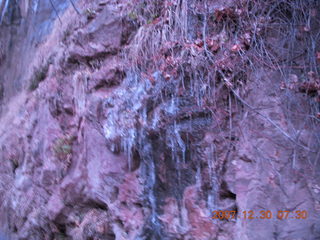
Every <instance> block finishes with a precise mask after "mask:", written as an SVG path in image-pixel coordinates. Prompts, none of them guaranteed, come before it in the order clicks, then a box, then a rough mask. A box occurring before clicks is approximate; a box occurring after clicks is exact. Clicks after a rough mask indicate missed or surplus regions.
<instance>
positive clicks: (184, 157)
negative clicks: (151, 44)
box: [0, 0, 320, 240]
mask: <svg viewBox="0 0 320 240" xmlns="http://www.w3.org/2000/svg"><path fill="white" fill-rule="evenodd" d="M52 2H53V3H54V4H55V5H54V6H55V7H56V11H57V12H56V11H55V10H54V9H52V6H51V5H49V4H50V2H48V3H42V2H40V1H39V2H37V1H29V3H30V4H31V5H32V4H33V5H32V6H29V7H28V6H27V7H26V5H23V6H20V7H19V6H15V8H16V10H15V11H18V12H20V15H21V16H19V17H17V19H18V20H19V21H21V22H20V23H18V22H17V23H15V22H14V23H15V24H17V25H16V26H11V25H12V24H13V23H10V24H11V25H10V24H9V23H8V22H6V21H8V18H4V19H3V21H4V23H6V24H7V25H8V24H9V25H10V26H3V25H2V26H1V28H0V32H1V33H8V35H6V36H5V37H3V36H2V34H1V36H0V72H1V76H0V77H1V78H0V104H1V109H2V112H0V116H1V118H0V149H1V151H0V166H1V168H0V232H1V233H2V235H3V237H4V238H5V239H34V240H40V239H110V240H112V239H116V240H122V239H132V240H133V239H134V240H140V239H141V240H142V239H145V240H149V239H150V240H151V239H185V240H192V239H197V240H213V239H219V240H227V239H235V240H238V239H239V240H256V239H265V240H269V239H288V240H289V239H290V240H293V239H296V240H298V239H306V240H309V239H310V240H312V239H319V238H320V222H319V214H320V212H319V211H320V195H319V194H320V184H319V170H320V167H319V163H318V158H319V134H318V133H319V123H318V120H317V121H315V120H314V117H312V116H311V114H310V96H308V95H302V94H301V93H298V92H291V91H290V90H288V89H287V90H284V91H283V90H281V80H280V79H281V75H280V74H279V72H277V71H271V70H270V69H267V68H259V69H255V71H252V72H251V73H250V75H249V76H248V79H246V82H244V83H241V84H245V85H246V90H245V91H243V94H242V95H241V97H240V95H239V94H240V90H239V89H240V88H239V89H235V88H234V89H233V88H232V87H237V85H236V84H238V83H234V82H232V77H228V79H229V80H230V82H229V80H228V79H226V78H225V79H224V80H222V79H223V77H224V76H223V75H224V74H226V75H228V74H229V72H228V71H226V70H224V71H221V72H220V73H219V74H218V73H217V76H214V77H216V79H217V82H215V83H214V84H215V85H210V84H209V83H206V82H204V80H203V82H200V83H199V82H197V81H196V79H197V78H196V76H197V77H199V79H202V78H201V76H200V75H199V76H198V75H192V74H196V73H194V72H193V70H194V69H197V68H200V67H202V65H201V64H199V66H193V65H192V63H190V62H188V61H191V60H190V59H193V58H196V57H197V55H196V53H195V52H196V51H200V50H199V48H201V47H202V48H205V47H208V48H211V49H214V50H212V52H213V53H214V54H216V55H214V58H215V60H217V65H218V64H221V65H224V64H228V63H224V62H223V61H222V57H223V56H224V54H225V53H224V52H223V51H224V48H226V49H227V48H228V47H234V46H233V45H232V44H231V43H228V42H227V40H226V39H225V37H226V36H225V35H224V33H223V31H222V33H221V34H220V35H219V36H218V37H217V39H214V40H212V41H211V42H210V41H208V43H205V42H203V41H202V42H201V40H199V39H198V36H197V32H195V31H193V29H192V28H190V29H189V30H190V32H188V34H186V35H187V36H188V38H189V39H188V41H187V42H186V43H185V45H187V47H188V48H190V45H191V43H190V42H191V41H195V44H194V46H192V48H191V49H192V50H186V51H185V52H183V54H182V56H181V59H182V60H183V61H185V62H184V63H183V64H181V66H183V67H184V68H182V69H184V70H185V71H186V73H185V74H186V75H184V76H185V77H184V78H183V77H181V78H183V80H181V79H180V78H179V74H178V72H179V71H180V70H179V69H178V70H176V69H174V67H175V65H177V63H175V62H174V60H175V59H172V58H169V57H168V56H167V54H169V53H166V50H162V51H164V52H165V54H164V55H165V56H166V59H165V61H167V62H170V64H169V67H168V66H167V67H162V69H161V67H160V68H159V69H155V68H153V67H150V68H149V69H146V70H145V71H142V70H141V69H138V67H137V66H139V67H141V66H143V65H142V64H141V65H134V67H132V65H130V61H136V62H139V61H140V60H139V59H135V58H134V56H132V55H130V54H129V55H128V54H127V52H130V53H132V52H135V51H137V52H138V51H139V50H140V49H139V47H140V46H138V45H137V44H136V42H135V41H136V40H137V38H138V37H141V36H139V34H141V29H143V28H145V30H146V31H150V32H152V31H153V30H154V29H153V30H152V28H153V26H156V24H157V23H158V22H159V21H160V20H159V19H157V16H149V17H150V18H151V19H149V22H146V25H144V26H140V25H139V24H140V23H139V21H140V19H139V18H138V16H137V13H136V12H135V11H133V10H132V3H131V2H128V1H93V2H92V3H88V2H87V1H81V0H79V1H74V2H70V3H69V4H66V3H65V2H63V1H52ZM27 3H28V1H21V4H27ZM36 3H38V4H39V5H34V4H36ZM71 3H72V4H73V5H74V6H75V7H73V5H72V4H71ZM47 4H48V5H47ZM185 4H186V2H185V1H181V6H180V5H179V4H176V3H175V1H174V3H173V5H170V4H169V7H172V6H177V9H179V6H180V7H181V8H182V9H183V6H186V5H185ZM192 4H195V3H194V2H192ZM208 4H209V5H208V6H207V10H208V11H211V10H212V9H218V10H217V18H218V19H219V18H221V19H224V18H226V17H225V14H229V12H228V11H231V12H232V10H230V9H229V7H230V6H231V7H232V6H234V5H235V3H234V1H226V2H225V3H224V2H222V1H215V2H212V1H208ZM1 6H2V5H1V1H0V7H1ZM139 6H140V5H139ZM143 6H145V5H143ZM164 7H165V9H168V8H169V7H168V6H167V5H165V6H164ZM194 7H195V9H197V11H201V9H202V11H203V9H205V8H204V6H203V5H201V4H199V5H197V4H195V6H194ZM25 8H27V9H29V10H27V11H26V10H25ZM35 9H36V10H35ZM137 9H139V11H142V10H141V7H137ZM155 9H157V8H156V7H155ZM224 9H227V10H224ZM228 9H229V10H228ZM0 10H1V9H0ZM1 11H2V10H1ZM154 11H156V10H154ZM177 11H178V10H177ZM190 11H191V10H190ZM212 11H213V10H212ZM182 12H183V11H182ZM56 13H58V14H59V18H57V15H54V14H56ZM79 13H80V14H79ZM6 14H8V13H6ZM11 14H13V13H11ZM37 14H38V15H37ZM198 14H199V15H201V14H200V13H199V12H198ZM6 16H7V15H6ZM54 16H55V17H54ZM170 17H172V16H169V17H168V19H169V20H166V21H168V22H170V21H171V20H170ZM43 18H48V19H51V20H47V21H48V22H43V24H44V25H45V26H34V30H26V29H28V28H26V27H25V25H26V24H32V23H37V24H39V22H41V20H39V19H43ZM202 18H204V17H203V16H202V15H201V16H197V15H196V13H190V18H189V19H188V21H189V24H194V25H193V26H194V29H197V28H199V29H202V27H201V26H202V25H201V22H202V20H203V19H202ZM12 19H13V20H15V19H16V18H12ZM18 20H16V21H18ZM157 21H158V22H157ZM49 25H50V27H48V26H49ZM209 27H210V26H209ZM20 28H21V29H23V30H24V31H27V33H26V35H25V34H23V33H21V32H20V30H19V29H20ZM154 28H155V29H156V27H154ZM30 29H31V28H30ZM150 29H151V30H150ZM15 30H17V32H14V31H15ZM10 31H12V32H11V33H9V32H10ZM157 31H158V30H157V29H156V31H155V32H156V33H157ZM201 31H202V30H201ZM153 33H154V32H153ZM181 34H184V33H181ZM26 36H27V37H26ZM159 36H160V35H159ZM9 37H11V40H8V38H9ZM143 37H145V39H147V40H148V38H147V36H144V35H143V34H142V37H141V38H143ZM168 38H169V37H168ZM21 39H23V41H21V42H19V41H20V40H21ZM145 39H144V40H145ZM144 40H142V42H143V41H144ZM196 40H197V41H196ZM215 41H221V43H225V42H226V43H225V44H226V45H225V46H224V48H223V47H222V48H220V47H219V48H218V47H215V46H214V43H213V42H215ZM26 42H27V43H28V44H27V45H26ZM170 44H173V45H174V47H173V48H172V49H174V51H176V49H180V48H182V45H183V44H182V43H181V44H180V45H181V46H180V45H179V44H176V43H170ZM205 44H208V46H206V45H205ZM11 45H12V46H11ZM229 45H230V46H229ZM1 46H3V47H1ZM10 46H11V47H13V46H14V49H15V50H13V49H12V48H10ZM199 46H200V47H199ZM204 46H205V47H204ZM236 47H237V46H236ZM1 49H2V50H1ZM25 49H27V50H25ZM172 49H171V50H172ZM1 51H2V52H1ZM146 51H147V50H146ZM177 51H178V50H177ZM188 51H190V52H188ZM204 51H208V49H205V50H204ZM210 51H211V50H210ZM232 51H233V50H231V52H232ZM17 52H21V55H20V54H18V53H17ZM146 54H147V53H146ZM188 54H190V55H188ZM205 54H209V53H207V52H206V53H205ZM128 56H129V57H128ZM232 57H234V59H236V61H237V56H232ZM232 57H231V58H232ZM181 59H180V60H181ZM182 60H181V61H182ZM220 60H221V61H220ZM161 61H163V60H162V59H160V60H159V61H158V62H159V64H162V62H161ZM14 63H17V64H14ZM239 65H240V64H239ZM141 68H142V67H141ZM206 71H207V70H206V69H203V72H205V73H207V72H206ZM200 72H202V71H200ZM23 73H25V76H22V75H21V74H23ZM179 73H180V74H181V72H179ZM212 78H213V77H212ZM211 90H212V92H215V94H213V95H208V94H207V93H208V92H210V94H211ZM241 93H242V92H241ZM219 210H221V211H235V212H236V213H237V217H236V218H235V219H228V220H226V219H224V220H219V219H212V217H213V213H212V212H213V211H219ZM268 210H270V211H271V212H272V213H273V215H274V216H273V217H272V218H271V219H243V211H254V212H255V214H256V215H255V216H258V215H257V214H259V212H260V211H268ZM277 211H292V212H295V211H307V212H308V218H307V219H286V220H280V219H277V218H276V216H275V215H276V214H277ZM2 235H1V234H0V239H1V237H2Z"/></svg>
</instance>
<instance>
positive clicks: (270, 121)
mask: <svg viewBox="0 0 320 240" xmlns="http://www.w3.org/2000/svg"><path fill="white" fill-rule="evenodd" d="M219 73H220V74H221V75H222V76H223V77H224V78H225V79H226V77H225V75H224V73H223V72H221V71H219ZM228 88H229V89H230V90H231V92H232V93H233V94H234V96H235V97H236V98H237V99H238V100H239V101H240V102H242V104H243V105H245V106H246V107H248V108H249V109H250V110H252V111H254V112H255V113H257V114H258V115H260V116H261V117H262V118H263V119H265V120H267V121H268V122H269V123H271V125H273V126H274V127H275V128H276V129H278V130H279V132H281V133H282V134H283V135H284V136H285V137H287V138H288V139H289V140H290V141H291V142H293V143H294V144H296V145H298V146H299V147H302V148H304V149H306V150H308V151H310V152H313V153H315V151H312V150H311V149H310V148H308V147H306V146H303V145H301V144H300V143H297V142H296V141H295V140H294V139H293V137H291V136H290V135H289V134H288V133H287V132H286V131H284V130H283V129H282V128H281V127H280V126H279V125H277V124H276V123H275V122H274V121H272V120H271V119H270V118H269V117H267V116H265V115H264V114H262V113H260V112H259V111H257V110H256V109H255V108H254V107H252V106H251V105H250V104H249V103H247V102H246V101H245V100H244V99H242V98H241V97H240V96H239V94H237V93H236V91H235V90H234V89H232V88H231V87H228Z"/></svg>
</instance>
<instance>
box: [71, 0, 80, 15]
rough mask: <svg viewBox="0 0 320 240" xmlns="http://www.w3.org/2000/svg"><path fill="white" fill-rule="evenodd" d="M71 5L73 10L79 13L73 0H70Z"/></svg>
mask: <svg viewBox="0 0 320 240" xmlns="http://www.w3.org/2000/svg"><path fill="white" fill-rule="evenodd" d="M70 2H71V5H72V7H73V8H74V10H75V11H76V12H77V13H78V14H79V15H80V11H79V10H78V8H77V6H76V4H75V3H74V2H73V0H70Z"/></svg>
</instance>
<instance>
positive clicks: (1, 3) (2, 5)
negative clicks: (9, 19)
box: [0, 0, 9, 23]
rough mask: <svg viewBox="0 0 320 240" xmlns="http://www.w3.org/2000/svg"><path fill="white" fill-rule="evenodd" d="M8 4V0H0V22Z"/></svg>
mask: <svg viewBox="0 0 320 240" xmlns="http://www.w3.org/2000/svg"><path fill="white" fill-rule="evenodd" d="M8 6H9V0H0V10H1V12H0V23H2V20H3V18H4V15H5V14H6V12H7V10H8Z"/></svg>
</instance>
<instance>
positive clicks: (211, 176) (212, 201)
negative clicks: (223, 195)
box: [208, 144, 217, 210]
mask: <svg viewBox="0 0 320 240" xmlns="http://www.w3.org/2000/svg"><path fill="white" fill-rule="evenodd" d="M209 151H210V152H209V158H208V167H209V179H210V184H211V191H210V192H209V193H208V208H209V210H211V209H214V207H215V204H216V202H215V201H216V199H215V194H216V192H217V179H216V176H215V174H214V169H213V164H212V163H213V161H214V152H215V149H214V145H213V144H210V149H209Z"/></svg>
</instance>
